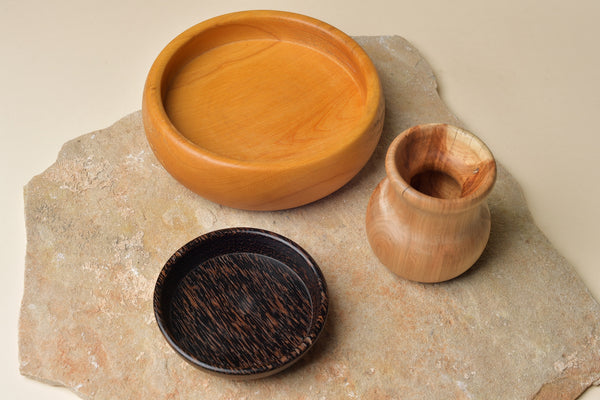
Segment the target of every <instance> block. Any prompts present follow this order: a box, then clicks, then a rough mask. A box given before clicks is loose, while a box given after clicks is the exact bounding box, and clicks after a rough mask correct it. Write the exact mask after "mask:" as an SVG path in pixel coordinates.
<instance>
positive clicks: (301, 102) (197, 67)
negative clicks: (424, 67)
mask: <svg viewBox="0 0 600 400" xmlns="http://www.w3.org/2000/svg"><path fill="white" fill-rule="evenodd" d="M142 112H143V119H144V127H145V130H146V135H147V138H148V141H149V143H150V145H151V147H152V149H153V151H154V153H155V154H156V156H157V158H158V159H159V160H160V162H161V163H162V165H163V166H164V167H165V169H166V170H167V171H168V172H169V173H170V174H171V175H172V176H173V177H175V178H176V179H177V180H179V181H180V182H181V183H183V184H184V185H185V186H187V187H188V188H189V189H191V190H193V191H194V192H196V193H198V194H200V195H201V196H203V197H205V198H207V199H209V200H212V201H214V202H217V203H220V204H223V205H227V206H230V207H235V208H242V209H250V210H277V209H286V208H291V207H296V206H300V205H303V204H306V203H309V202H312V201H315V200H317V199H320V198H322V197H324V196H326V195H328V194H330V193H331V192H333V191H335V190H337V189H338V188H340V187H341V186H343V185H344V184H345V183H346V182H348V181H349V180H350V179H351V178H352V177H353V176H354V175H355V174H356V173H357V172H358V171H359V170H360V169H361V168H362V167H363V166H364V164H365V163H366V162H367V160H368V159H369V157H370V156H371V154H372V152H373V151H374V149H375V146H376V145H377V142H378V140H379V137H380V134H381V130H382V127H383V115H384V100H383V95H382V91H381V86H380V82H379V78H378V75H377V72H376V70H375V68H374V66H373V64H372V62H371V60H370V59H369V57H368V56H367V54H366V53H365V52H364V51H363V50H362V48H361V47H360V46H359V45H358V44H357V43H356V42H355V41H354V40H352V39H351V38H350V37H348V36H347V35H345V34H344V33H343V32H341V31H339V30H338V29H336V28H334V27H332V26H330V25H328V24H326V23H324V22H321V21H318V20H316V19H313V18H310V17H306V16H303V15H298V14H292V13H287V12H279V11H245V12H239V13H233V14H227V15H223V16H220V17H216V18H213V19H210V20H207V21H205V22H202V23H200V24H198V25H196V26H194V27H192V28H190V29H189V30H187V31H185V32H184V33H182V34H181V35H179V36H178V37H177V38H175V39H174V40H173V41H172V42H171V43H169V44H168V45H167V46H166V48H165V49H164V50H163V51H162V52H161V53H160V55H159V56H158V57H157V59H156V61H155V62H154V64H153V66H152V68H151V69H150V72H149V74H148V78H147V81H146V86H145V88H144V96H143V104H142Z"/></svg>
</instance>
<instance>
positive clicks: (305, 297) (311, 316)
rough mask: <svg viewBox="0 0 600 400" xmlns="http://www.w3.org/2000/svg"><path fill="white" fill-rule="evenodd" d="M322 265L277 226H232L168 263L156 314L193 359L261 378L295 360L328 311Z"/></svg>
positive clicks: (183, 352)
mask: <svg viewBox="0 0 600 400" xmlns="http://www.w3.org/2000/svg"><path fill="white" fill-rule="evenodd" d="M327 311H328V297H327V287H326V284H325V279H324V278H323V274H322V273H321V270H320V269H319V267H318V266H317V264H316V263H315V261H314V260H313V259H312V257H311V256H310V255H309V254H308V253H307V252H306V251H304V250H303V249H302V248H301V247H300V246H298V245H297V244H296V243H294V242H292V241H291V240H289V239H287V238H285V237H283V236H280V235H278V234H275V233H272V232H268V231H265V230H260V229H253V228H230V229H223V230H218V231H214V232H210V233H207V234H205V235H202V236H200V237H198V238H196V239H194V240H192V241H191V242H189V243H188V244H186V245H185V246H183V247H182V248H181V249H179V250H178V251H177V252H176V253H175V254H173V256H171V258H170V259H169V261H167V263H166V264H165V266H164V267H163V269H162V271H161V272H160V274H159V276H158V279H157V282H156V287H155V289H154V314H155V316H156V321H157V323H158V326H159V327H160V330H161V331H162V333H163V335H164V337H165V338H166V340H167V342H169V344H170V345H171V346H172V347H173V349H175V351H176V352H177V353H178V354H179V355H181V356H182V357H183V358H184V359H186V360H187V361H188V362H190V363H191V364H193V365H194V366H197V367H200V368H202V369H205V370H208V371H211V372H214V373H218V374H221V375H227V376H230V377H234V378H258V377H264V376H268V375H271V374H274V373H276V372H279V371H281V370H283V369H285V368H287V367H289V366H290V365H292V364H293V363H294V362H295V361H297V360H298V359H299V358H300V357H302V356H303V355H304V354H306V352H307V351H308V349H309V348H310V347H311V346H312V345H313V344H314V343H315V341H316V340H317V338H318V336H319V334H320V333H321V331H322V330H323V327H324V325H325V320H326V319H327Z"/></svg>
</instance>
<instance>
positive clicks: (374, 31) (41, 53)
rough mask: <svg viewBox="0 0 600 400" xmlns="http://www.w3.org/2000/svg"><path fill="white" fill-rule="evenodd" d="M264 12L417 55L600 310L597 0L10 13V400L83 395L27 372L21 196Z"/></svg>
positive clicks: (1, 307) (6, 188) (2, 67)
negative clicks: (231, 15)
mask: <svg viewBox="0 0 600 400" xmlns="http://www.w3.org/2000/svg"><path fill="white" fill-rule="evenodd" d="M567 3H569V4H567ZM256 8H263V9H282V10H289V11H295V12H300V13H303V14H307V15H310V16H313V17H316V18H318V19H321V20H324V21H326V22H328V23H330V24H332V25H334V26H336V27H338V28H340V29H341V30H343V31H345V32H346V33H348V34H350V35H393V34H396V35H401V36H403V37H404V38H406V39H407V40H409V41H410V42H412V43H413V44H414V45H415V46H416V47H417V48H418V49H419V50H420V51H421V52H422V53H423V55H424V56H425V58H426V59H427V60H428V61H429V62H430V64H431V66H432V68H433V70H434V72H435V74H436V76H437V79H438V83H439V90H440V93H441V96H442V98H443V99H444V100H445V102H446V103H447V104H448V105H449V107H450V109H451V110H453V112H454V113H455V114H456V115H457V117H458V118H459V119H460V120H462V121H463V123H464V124H465V125H466V127H467V128H468V129H470V130H471V131H473V132H474V133H476V134H477V135H479V136H480V137H481V138H482V139H483V140H484V141H485V142H486V143H487V144H488V145H489V147H490V148H491V149H492V151H493V152H494V154H495V156H496V158H497V159H498V160H499V161H500V162H501V163H503V164H504V165H505V166H506V167H507V169H508V170H509V171H510V172H511V173H512V175H513V176H514V177H515V178H516V179H517V180H518V181H519V182H520V184H521V185H522V187H523V190H524V191H525V195H526V198H527V200H528V203H529V206H530V209H531V211H532V213H533V215H534V218H535V220H536V222H537V224H538V225H539V226H540V228H541V229H542V230H543V231H544V232H545V233H546V235H547V236H548V237H549V239H550V241H551V242H552V243H553V244H554V245H555V246H556V248H557V249H558V250H559V251H560V252H561V253H562V254H563V255H564V256H565V257H566V258H567V259H568V260H569V261H570V262H571V263H572V264H573V265H574V267H575V269H576V270H577V271H578V273H579V274H580V276H581V277H582V279H583V281H584V282H585V284H586V285H587V286H588V287H589V288H590V291H591V292H592V294H593V295H594V296H595V297H596V299H600V279H599V278H600V268H599V267H600V263H599V262H598V252H599V248H600V207H599V205H600V200H599V199H600V189H599V187H600V186H599V182H600V170H599V169H598V166H597V164H598V163H597V154H598V151H599V150H600V138H599V135H598V128H597V125H596V124H595V122H596V118H597V115H598V114H599V113H600V78H599V77H598V73H599V72H600V52H599V51H598V38H600V24H598V22H597V21H598V20H599V19H600V2H597V1H595V0H585V1H584V0H582V1H574V2H565V1H555V0H552V1H543V2H542V1H524V0H504V1H501V2H500V1H497V2H484V1H481V0H455V1H444V0H421V1H418V2H417V1H391V0H388V1H385V0H366V1H365V0H346V1H326V0H302V1H294V0H285V1H253V2H251V1H242V0H230V1H222V2H207V1H201V0H190V1H176V0H172V1H169V2H166V1H164V2H158V1H152V0H144V1H142V0H134V1H114V0H103V1H76V0H71V1H68V0H55V1H44V0H38V1H13V0H0V110H1V111H0V135H1V147H0V152H1V153H0V155H1V156H0V163H1V164H0V173H1V176H2V181H1V185H2V196H0V213H1V220H0V221H1V223H2V229H1V230H0V234H1V237H0V240H1V248H2V249H3V252H2V253H3V261H4V262H3V266H2V268H0V282H2V283H3V284H4V285H5V286H4V287H3V288H2V289H1V290H0V312H1V315H0V316H1V318H2V321H3V325H4V326H5V328H3V329H1V330H0V339H1V340H0V342H1V343H3V344H4V347H3V348H4V350H3V351H2V352H1V354H0V388H1V389H0V391H1V392H3V394H2V396H1V397H2V398H16V399H31V398H44V399H51V400H52V399H74V398H76V397H75V395H73V394H72V393H70V392H69V391H67V390H65V389H59V388H52V387H49V386H46V385H42V384H39V383H37V382H34V381H31V380H28V379H26V378H23V377H21V376H20V375H19V374H18V361H17V318H18V308H19V303H20V299H21V295H22V291H23V264H24V255H25V230H24V219H23V197H22V187H23V185H25V184H26V183H27V181H28V180H29V179H30V178H31V177H32V176H33V175H35V174H38V173H40V172H42V171H43V170H44V169H45V168H47V167H48V166H49V165H50V164H52V163H53V162H54V160H55V158H56V155H57V153H58V150H59V149H60V147H61V145H62V144H63V143H64V142H65V141H67V140H69V139H72V138H75V137H77V136H79V135H81V134H84V133H87V132H90V131H93V130H97V129H101V128H104V127H107V126H108V125H110V124H112V123H113V122H115V121H117V120H118V119H119V118H121V117H122V116H124V115H126V114H128V113H130V112H133V111H135V110H138V109H139V108H140V99H141V92H142V87H143V83H144V79H145V75H146V73H147V71H148V68H149V67H150V65H151V63H152V61H153V59H154V58H155V57H156V55H157V54H158V52H159V51H160V50H161V49H162V47H164V45H166V44H167V42H168V41H169V40H171V39H172V38H173V37H174V36H176V35H177V34H178V33H180V32H181V31H183V30H185V29H186V28H188V27H190V26H191V25H194V24H195V23H197V22H200V21H201V20H204V19H207V18H210V17H213V16H216V15H219V14H223V13H226V12H230V11H237V10H245V9H256ZM357 228H360V227H357ZM543 296H544V294H543V293H541V294H540V297H541V298H542V301H543ZM523 306H524V307H526V306H527V305H523ZM508 367H509V366H507V368H508ZM584 398H585V399H586V400H589V399H600V389H597V388H594V389H592V390H589V391H588V392H587V393H586V394H585V395H584Z"/></svg>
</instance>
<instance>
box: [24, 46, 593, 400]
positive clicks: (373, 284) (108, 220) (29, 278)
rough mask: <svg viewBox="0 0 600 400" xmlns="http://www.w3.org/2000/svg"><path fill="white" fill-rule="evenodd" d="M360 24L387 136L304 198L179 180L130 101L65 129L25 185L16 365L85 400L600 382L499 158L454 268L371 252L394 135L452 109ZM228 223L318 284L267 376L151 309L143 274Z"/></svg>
mask: <svg viewBox="0 0 600 400" xmlns="http://www.w3.org/2000/svg"><path fill="white" fill-rule="evenodd" d="M357 40H358V41H359V43H360V44H361V45H362V46H363V47H364V48H365V50H366V51H367V53H369V55H370V56H371V57H372V59H373V61H374V63H375V65H376V67H377V68H378V71H379V73H380V76H381V79H382V83H383V87H384V93H385V96H386V105H387V108H386V109H387V111H386V119H385V127H384V132H383V136H382V139H381V141H380V144H379V146H378V147H377V150H376V151H375V154H374V156H373V157H372V159H371V160H370V161H369V163H368V164H367V165H366V166H365V168H364V169H363V170H362V171H361V172H360V173H359V174H358V175H357V176H356V177H355V178H354V179H353V180H352V181H351V182H350V183H348V184H347V185H346V186H344V187H343V188H342V189H340V190H339V191H337V192H335V193H334V194H332V195H330V196H328V197H326V198H324V199H322V200H320V201H317V202H315V203H312V204H309V205H307V206H303V207H300V208H296V209H293V210H287V211H279V212H249V211H240V210H234V209H229V208H226V207H222V206H219V205H217V204H214V203H211V202H209V201H206V200H204V199H202V198H200V197H199V196H197V195H195V194H193V193H191V192H190V191H188V190H187V189H185V188H184V187H183V186H181V185H180V184H179V183H177V182H176V181H175V180H173V179H172V178H171V177H170V175H168V174H167V173H166V172H165V171H164V169H163V168H162V167H161V166H160V164H159V163H158V162H157V160H156V159H155V157H154V155H153V154H152V152H151V151H150V149H149V147H148V145H147V143H146V140H145V136H144V132H143V126H142V122H141V114H140V113H139V112H136V113H134V114H131V115H129V116H127V117H125V118H123V119H122V120H120V121H118V122H117V123H116V124H115V125H113V126H111V127H110V128H108V129H105V130H101V131H97V132H93V133H90V134H87V135H84V136H81V137H79V138H77V139H74V140H72V141H70V142H68V143H66V144H65V145H64V147H63V148H62V150H61V151H60V153H59V155H58V159H57V161H56V162H55V163H54V164H53V165H52V166H50V167H49V168H48V169H47V170H46V171H45V172H44V173H42V174H40V175H38V176H36V177H34V178H33V179H32V180H31V181H30V182H29V183H28V184H27V186H26V187H25V190H24V193H25V214H26V228H27V254H26V262H25V264H26V265H25V291H24V295H23V302H22V308H21V315H20V325H19V359H20V371H21V373H22V374H23V375H26V376H29V377H31V378H34V379H38V380H41V381H44V382H48V383H50V384H54V385H63V386H66V387H68V388H70V389H71V390H72V391H73V392H74V393H76V394H77V395H79V396H81V397H82V398H86V399H114V398H119V399H189V398H194V399H340V398H347V399H353V398H357V399H399V398H410V399H528V398H540V399H541V398H564V399H571V398H575V397H577V396H578V395H579V394H580V393H581V392H582V391H583V390H585V388H587V387H588V386H590V385H592V384H594V383H595V382H597V381H598V379H600V341H599V340H600V333H599V332H598V327H599V326H600V306H599V305H598V303H597V302H596V301H595V300H594V299H593V298H592V296H591V295H590V293H589V292H588V290H587V289H586V288H585V286H584V285H583V284H582V282H581V281H580V279H579V278H578V276H577V275H576V273H575V272H574V270H573V268H572V267H571V266H570V265H569V264H568V263H567V262H566V261H565V259H564V258H563V257H562V256H561V255H560V254H558V253H557V252H556V251H555V250H554V249H553V248H552V246H551V244H550V243H549V242H548V240H547V239H546V238H545V236H544V235H543V233H542V232H541V231H540V230H539V229H538V228H537V227H536V225H535V224H534V222H533V220H532V218H531V215H530V213H529V211H528V209H527V206H526V204H525V201H524V198H523V195H522V193H521V191H520V189H519V187H518V184H517V182H515V180H514V179H513V178H512V177H511V176H510V174H509V173H508V172H507V171H506V169H505V168H503V167H502V166H501V165H500V166H499V174H498V181H497V184H496V187H495V189H494V191H493V192H492V194H491V196H490V199H489V204H490V210H491V213H492V232H491V237H490V241H489V244H488V246H487V248H486V250H485V252H484V254H483V256H482V257H481V259H480V260H479V261H478V262H477V264H476V265H475V266H474V267H473V268H472V269H471V270H469V271H468V272H467V273H466V274H464V275H462V276H461V277H459V278H457V279H454V280H452V281H449V282H446V283H441V284H433V285H430V284H419V283H413V282H408V281H405V280H402V279H399V278H397V277H396V276H394V275H393V274H391V273H390V272H388V271H387V270H386V269H385V267H383V266H382V265H381V264H380V263H379V262H378V261H377V259H376V258H375V256H374V255H373V254H372V252H371V249H370V247H369V245H368V242H367V238H366V234H365V230H364V217H365V210H366V206H367V202H368V200H369V197H370V194H371V192H372V191H373V189H374V188H375V186H376V185H377V183H378V182H379V181H380V180H381V179H382V178H383V176H384V175H385V171H384V165H383V158H384V156H385V152H386V149H387V147H388V145H389V143H390V142H391V140H392V139H393V138H394V137H395V136H396V135H397V134H399V133H400V132H401V131H402V130H404V129H405V128H408V127H410V126H412V125H416V124H419V123H426V122H448V123H452V124H456V125H459V126H460V125H461V124H460V122H459V121H458V120H457V119H456V118H455V117H454V116H453V115H452V114H451V112H450V111H449V110H448V109H447V107H446V106H445V105H444V103H443V102H442V100H441V99H440V97H439V95H438V92H437V84H436V80H435V77H434V75H433V72H432V70H431V68H430V67H429V65H428V63H427V62H426V60H424V59H423V58H422V57H421V55H420V54H419V52H418V51H417V50H416V49H415V48H414V47H413V46H411V45H410V43H408V42H407V41H405V40H404V39H402V38H400V37H359V38H357ZM475 133H476V132H475ZM492 150H493V149H492ZM232 226H252V227H257V228H263V229H268V230H271V231H274V232H277V233H280V234H282V235H285V236H287V237H289V238H290V239H292V240H294V241H295V242H297V243H299V244H300V245H301V246H302V247H303V248H304V249H306V250H307V251H308V252H309V253H311V255H312V256H313V258H314V259H315V260H316V261H317V263H318V264H319V265H320V266H321V269H322V270H323V273H324V275H325V278H326V280H327V283H328V286H329V294H330V298H331V304H330V315H329V320H328V323H327V325H326V328H325V331H324V333H323V335H322V336H321V338H320V339H319V341H318V342H317V344H316V345H315V347H314V348H313V349H312V350H311V351H310V352H309V354H308V355H307V356H306V357H305V358H303V359H302V360H300V361H299V362H298V363H297V364H295V365H294V366H293V367H291V368H290V369H288V370H286V371H285V372H283V373H281V374H278V375H275V376H273V377H270V378H266V379H261V380H254V381H245V382H239V381H230V380H228V379H225V378H221V377H216V376H213V375H210V374H207V373H205V372H203V371H200V370H197V369H194V368H193V367H192V366H190V365H188V364H187V363H186V362H185V361H183V360H182V359H181V358H179V357H178V356H177V355H176V354H175V353H174V352H173V351H172V350H171V348H170V347H169V346H168V345H167V344H166V342H165V341H164V339H163V338H162V336H161V334H160V332H159V330H158V328H157V325H156V322H155V320H154V316H153V310H152V292H153V288H154V283H155V280H156V277H157V276H158V273H159V271H160V269H161V268H162V266H163V264H164V263H165V261H166V260H167V259H168V258H169V257H170V255H171V254H172V253H173V252H174V251H175V250H177V249H178V248H179V247H180V246H182V245H183V244H185V243H186V242H187V241H189V240H191V239H192V238H194V237H196V236H198V235H201V234H203V233H206V232H208V231H211V230H215V229H219V228H224V227H232Z"/></svg>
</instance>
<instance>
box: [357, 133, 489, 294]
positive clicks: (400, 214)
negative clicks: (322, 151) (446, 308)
mask: <svg viewBox="0 0 600 400" xmlns="http://www.w3.org/2000/svg"><path fill="white" fill-rule="evenodd" d="M385 169H386V175H387V176H386V178H384V179H383V181H381V183H380V184H379V186H377V188H376V189H375V191H374V192H373V195H372V196H371V199H370V201H369V205H368V208H367V216H366V228H367V236H368V239H369V243H370V244H371V248H372V249H373V251H374V253H375V254H376V255H377V257H378V258H379V259H380V260H381V262H382V263H383V264H384V265H385V266H386V267H388V268H389V269H390V270H391V271H393V272H394V273H396V274H397V275H399V276H401V277H403V278H406V279H410V280H413V281H419V282H441V281H445V280H448V279H451V278H454V277H456V276H458V275H460V274H462V273H463V272H465V271H466V270H467V269H469V268H470V267H471V266H472V265H473V264H474V263H475V261H476V260H477V259H478V258H479V256H480V255H481V253H482V252H483V249H484V248H485V246H486V244H487V241H488V238H489V234H490V212H489V209H488V206H487V202H486V198H487V196H488V194H489V193H490V191H491V190H492V187H493V186H494V182H495V180H496V163H495V161H494V157H493V156H492V153H491V152H490V150H489V149H488V148H487V147H486V145H485V144H484V143H483V142H482V141H481V140H479V139H478V138H477V137H476V136H475V135H473V134H471V133H469V132H467V131H465V130H463V129H460V128H457V127H453V126H450V125H445V124H426V125H419V126H415V127H413V128H410V129H408V130H406V131H404V132H403V133H401V134H400V135H399V136H398V137H397V138H396V139H394V141H393V142H392V144H391V145H390V147H389V149H388V152H387V155H386V160H385Z"/></svg>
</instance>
